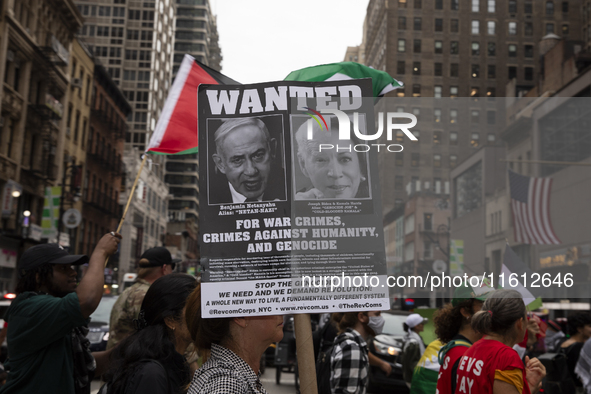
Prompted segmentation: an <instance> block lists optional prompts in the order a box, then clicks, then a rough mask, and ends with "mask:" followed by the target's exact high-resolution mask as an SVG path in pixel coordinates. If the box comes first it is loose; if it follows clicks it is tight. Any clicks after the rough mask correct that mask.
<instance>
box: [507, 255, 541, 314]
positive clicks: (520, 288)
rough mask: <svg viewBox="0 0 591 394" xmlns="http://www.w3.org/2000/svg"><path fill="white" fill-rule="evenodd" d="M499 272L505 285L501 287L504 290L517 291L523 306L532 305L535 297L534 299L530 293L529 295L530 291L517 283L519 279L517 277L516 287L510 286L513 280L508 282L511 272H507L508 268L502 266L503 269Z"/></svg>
mask: <svg viewBox="0 0 591 394" xmlns="http://www.w3.org/2000/svg"><path fill="white" fill-rule="evenodd" d="M501 272H502V273H503V275H504V276H505V283H504V286H503V288H504V289H513V290H516V291H518V292H519V294H521V296H522V297H523V302H524V303H525V305H529V304H530V303H532V302H533V301H534V300H535V299H536V297H534V295H533V294H532V293H530V291H529V290H528V289H526V288H525V287H523V285H522V284H521V282H520V281H519V279H520V278H519V277H517V286H511V283H514V282H515V280H512V281H509V278H510V277H511V274H512V272H511V271H509V268H507V266H506V265H505V264H503V267H502V268H501Z"/></svg>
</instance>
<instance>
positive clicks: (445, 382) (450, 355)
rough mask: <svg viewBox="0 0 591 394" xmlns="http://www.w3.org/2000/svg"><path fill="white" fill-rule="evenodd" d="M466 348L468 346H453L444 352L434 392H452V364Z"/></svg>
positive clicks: (437, 393) (450, 393)
mask: <svg viewBox="0 0 591 394" xmlns="http://www.w3.org/2000/svg"><path fill="white" fill-rule="evenodd" d="M468 349H469V348H468V347H466V346H454V347H452V348H451V349H449V350H448V351H447V353H445V358H444V359H443V365H441V367H439V376H438V377H437V389H436V390H435V394H453V393H452V391H451V380H452V376H453V373H452V370H453V366H454V365H455V363H456V361H458V359H459V358H460V357H462V356H463V355H464V353H465V352H466V351H467V350H468ZM458 367H459V366H458Z"/></svg>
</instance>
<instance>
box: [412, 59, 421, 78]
mask: <svg viewBox="0 0 591 394" xmlns="http://www.w3.org/2000/svg"><path fill="white" fill-rule="evenodd" d="M412 75H421V62H413V64H412Z"/></svg>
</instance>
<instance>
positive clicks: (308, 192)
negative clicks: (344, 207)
mask: <svg viewBox="0 0 591 394" xmlns="http://www.w3.org/2000/svg"><path fill="white" fill-rule="evenodd" d="M325 118H326V120H327V122H328V130H326V128H321V127H320V125H319V124H318V123H316V122H314V121H313V120H312V119H310V118H309V117H303V118H302V117H299V116H297V117H296V116H293V117H292V127H293V129H294V130H296V131H295V135H294V137H295V138H294V140H295V141H294V142H295V143H294V144H292V148H293V150H294V152H293V154H292V157H293V161H294V163H293V166H294V177H293V179H294V183H295V188H294V194H295V196H294V198H295V200H327V199H342V200H350V199H368V198H370V197H371V196H370V186H369V185H370V183H369V168H368V154H367V153H366V152H365V151H359V150H356V148H355V147H356V146H359V145H360V144H363V143H364V141H361V140H360V139H359V138H357V137H356V136H355V134H354V133H353V125H352V124H351V134H352V139H350V140H339V135H338V122H337V120H336V119H335V118H331V117H325ZM302 120H303V122H302ZM360 123H361V122H360ZM360 128H361V126H360ZM362 130H365V128H364V127H363V128H362ZM362 132H363V131H362ZM331 147H332V148H331Z"/></svg>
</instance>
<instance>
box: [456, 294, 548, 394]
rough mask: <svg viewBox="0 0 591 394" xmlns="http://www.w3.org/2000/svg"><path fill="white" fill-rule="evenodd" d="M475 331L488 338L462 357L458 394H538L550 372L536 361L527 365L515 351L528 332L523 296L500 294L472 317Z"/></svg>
mask: <svg viewBox="0 0 591 394" xmlns="http://www.w3.org/2000/svg"><path fill="white" fill-rule="evenodd" d="M471 325H472V328H473V329H474V331H476V332H478V333H481V334H483V335H484V337H483V338H482V339H480V340H479V341H477V342H476V343H475V344H474V345H472V346H471V347H470V348H469V349H468V350H467V351H466V353H464V355H463V356H462V357H461V359H460V363H459V366H458V370H457V382H456V391H455V392H456V394H457V393H461V394H468V393H479V394H480V393H490V394H493V393H494V394H510V393H515V394H530V393H535V392H537V391H538V390H539V389H540V387H541V382H542V379H543V378H544V376H546V369H545V368H544V366H543V365H542V363H541V362H540V361H539V360H538V359H536V358H533V359H529V357H526V358H525V367H524V365H523V361H522V360H521V359H520V358H519V356H518V355H517V352H515V350H513V346H515V344H517V343H519V342H521V340H522V339H523V338H524V337H525V333H526V330H527V315H526V308H525V304H524V303H523V299H522V297H521V294H519V292H517V291H515V290H496V291H495V292H494V293H493V294H492V295H491V296H490V297H489V298H487V300H486V301H484V305H483V306H482V310H481V311H479V312H476V313H475V314H474V316H472V322H471Z"/></svg>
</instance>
